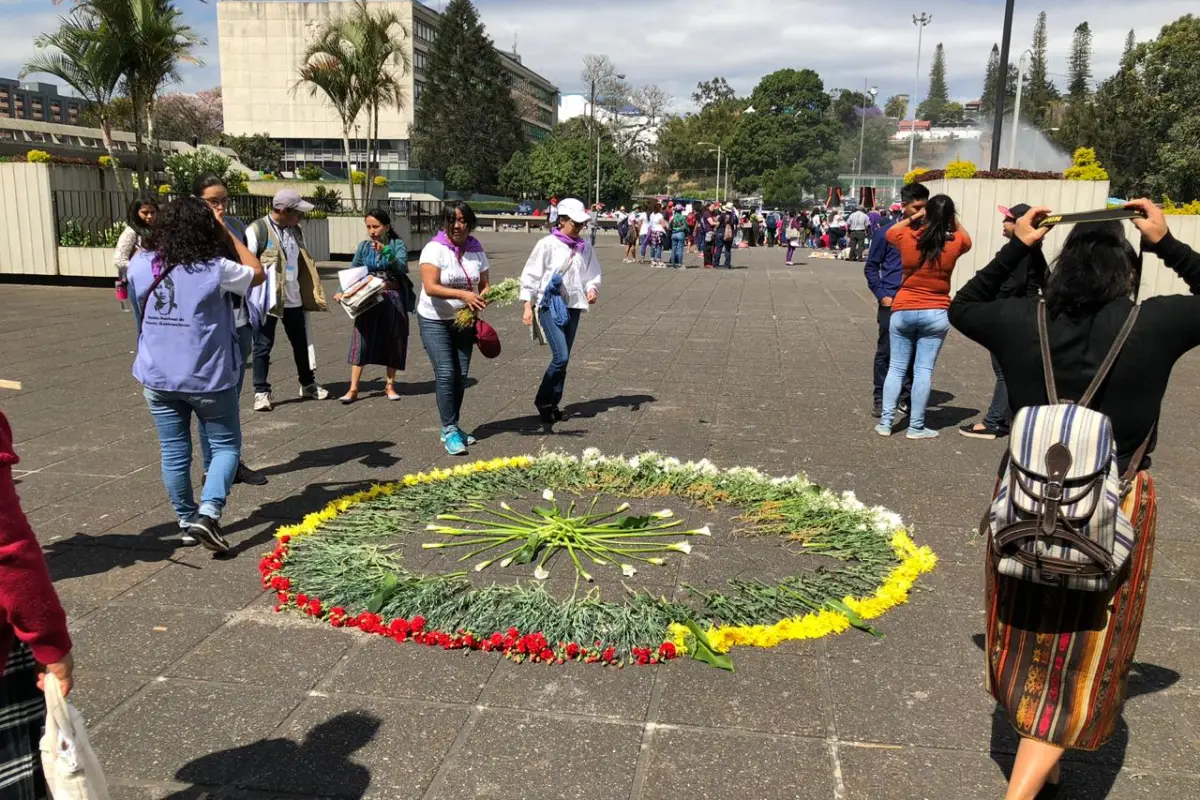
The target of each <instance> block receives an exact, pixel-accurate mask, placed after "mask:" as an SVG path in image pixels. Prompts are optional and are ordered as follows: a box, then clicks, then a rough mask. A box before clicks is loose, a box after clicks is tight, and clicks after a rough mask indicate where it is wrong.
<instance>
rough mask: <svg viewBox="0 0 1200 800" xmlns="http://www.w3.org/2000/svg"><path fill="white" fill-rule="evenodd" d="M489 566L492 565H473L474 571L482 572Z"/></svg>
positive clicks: (481, 562)
mask: <svg viewBox="0 0 1200 800" xmlns="http://www.w3.org/2000/svg"><path fill="white" fill-rule="evenodd" d="M491 565H492V562H491V561H480V562H479V563H478V564H476V565H475V571H476V572H483V571H484V570H485V569H487V568H488V567H490V566H491Z"/></svg>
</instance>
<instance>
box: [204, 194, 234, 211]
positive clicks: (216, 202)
mask: <svg viewBox="0 0 1200 800" xmlns="http://www.w3.org/2000/svg"><path fill="white" fill-rule="evenodd" d="M202 199H203V200H204V202H205V203H207V204H208V206H209V207H210V208H224V207H225V206H227V205H229V195H225V196H224V197H205V198H202Z"/></svg>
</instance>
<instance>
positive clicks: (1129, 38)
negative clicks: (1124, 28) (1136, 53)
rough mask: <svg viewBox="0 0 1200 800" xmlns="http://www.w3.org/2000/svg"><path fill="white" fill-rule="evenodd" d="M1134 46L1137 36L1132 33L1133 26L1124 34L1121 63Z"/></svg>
mask: <svg viewBox="0 0 1200 800" xmlns="http://www.w3.org/2000/svg"><path fill="white" fill-rule="evenodd" d="M1136 46H1137V37H1135V36H1134V35H1133V28H1130V29H1129V33H1127V34H1125V50H1124V51H1123V52H1122V53H1121V63H1125V59H1127V58H1129V56H1130V54H1131V53H1133V48H1134V47H1136Z"/></svg>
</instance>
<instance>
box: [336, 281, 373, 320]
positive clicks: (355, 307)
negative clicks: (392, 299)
mask: <svg viewBox="0 0 1200 800" xmlns="http://www.w3.org/2000/svg"><path fill="white" fill-rule="evenodd" d="M343 271H347V270H343ZM383 289H384V282H383V279H382V278H378V277H376V276H374V275H365V276H363V277H362V278H360V279H359V280H358V281H356V282H355V283H353V284H351V285H350V286H349V287H348V288H347V289H346V290H345V291H344V292H342V299H341V300H340V301H339V302H340V303H341V306H342V308H343V309H344V310H345V312H346V314H347V315H349V317H350V319H355V318H356V317H358V316H359V315H360V314H362V313H363V312H365V311H368V310H370V309H372V308H374V307H375V306H376V305H377V304H378V303H379V301H381V300H383Z"/></svg>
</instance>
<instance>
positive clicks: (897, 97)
mask: <svg viewBox="0 0 1200 800" xmlns="http://www.w3.org/2000/svg"><path fill="white" fill-rule="evenodd" d="M883 115H884V116H885V117H891V118H892V119H904V118H905V117H907V116H908V95H906V94H894V95H892V96H891V97H889V98H888V99H887V102H886V103H884V105H883Z"/></svg>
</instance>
